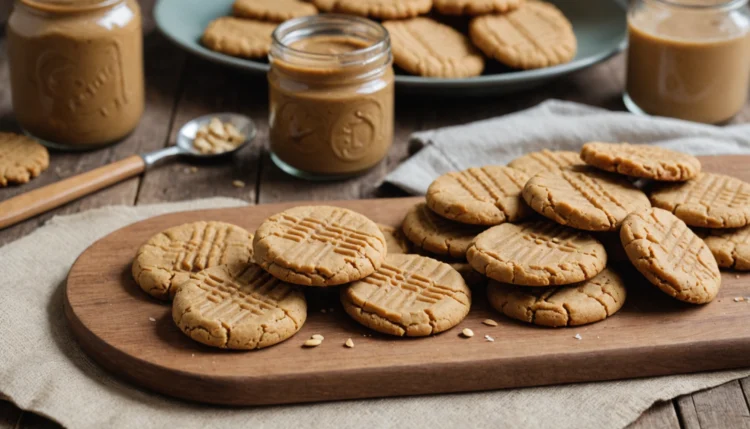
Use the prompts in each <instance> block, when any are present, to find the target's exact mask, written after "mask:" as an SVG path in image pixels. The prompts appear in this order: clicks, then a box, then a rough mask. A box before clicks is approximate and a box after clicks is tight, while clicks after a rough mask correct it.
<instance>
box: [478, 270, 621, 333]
mask: <svg viewBox="0 0 750 429" xmlns="http://www.w3.org/2000/svg"><path fill="white" fill-rule="evenodd" d="M626 295H627V293H626V291H625V284H624V282H623V280H622V277H620V275H619V274H617V273H616V272H614V271H612V270H610V269H608V268H607V269H605V270H604V271H602V272H601V273H599V275H597V276H596V277H594V278H592V279H591V280H586V281H584V282H581V283H576V284H572V285H568V286H557V287H549V288H533V287H527V286H514V285H509V284H503V283H499V282H495V281H492V282H490V284H489V285H488V286H487V298H488V299H489V301H490V305H492V307H493V308H494V309H495V310H497V311H499V312H501V313H503V314H505V315H506V316H508V317H510V318H512V319H517V320H521V321H523V322H526V323H533V324H535V325H541V326H549V327H554V328H557V327H562V326H578V325H585V324H587V323H594V322H599V321H602V320H604V319H606V318H607V317H610V316H612V315H613V314H615V313H616V312H617V311H618V310H619V309H620V308H622V306H623V304H624V303H625V297H626Z"/></svg>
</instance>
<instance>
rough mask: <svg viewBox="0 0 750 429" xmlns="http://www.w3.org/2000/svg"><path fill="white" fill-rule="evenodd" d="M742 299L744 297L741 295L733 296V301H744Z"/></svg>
mask: <svg viewBox="0 0 750 429" xmlns="http://www.w3.org/2000/svg"><path fill="white" fill-rule="evenodd" d="M744 300H745V298H743V297H741V296H738V297H735V298H734V302H742V301H744Z"/></svg>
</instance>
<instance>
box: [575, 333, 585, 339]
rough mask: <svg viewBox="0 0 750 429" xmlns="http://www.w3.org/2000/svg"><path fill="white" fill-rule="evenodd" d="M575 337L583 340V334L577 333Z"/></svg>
mask: <svg viewBox="0 0 750 429" xmlns="http://www.w3.org/2000/svg"><path fill="white" fill-rule="evenodd" d="M573 338H575V339H576V340H582V339H583V337H582V336H581V334H576V336H575V337H573Z"/></svg>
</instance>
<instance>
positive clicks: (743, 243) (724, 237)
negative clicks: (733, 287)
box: [703, 225, 750, 271]
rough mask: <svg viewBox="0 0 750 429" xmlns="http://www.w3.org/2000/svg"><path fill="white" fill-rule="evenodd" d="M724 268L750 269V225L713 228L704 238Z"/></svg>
mask: <svg viewBox="0 0 750 429" xmlns="http://www.w3.org/2000/svg"><path fill="white" fill-rule="evenodd" d="M703 241H705V242H706V245H707V246H708V248H709V249H711V253H713V254H714V257H715V258H716V262H717V263H718V264H719V266H720V267H722V268H730V269H733V270H738V271H750V225H748V226H745V227H742V228H736V229H712V230H709V231H708V232H707V233H706V235H705V236H704V238H703Z"/></svg>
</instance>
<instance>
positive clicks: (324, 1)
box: [312, 0, 432, 19]
mask: <svg viewBox="0 0 750 429" xmlns="http://www.w3.org/2000/svg"><path fill="white" fill-rule="evenodd" d="M312 3H313V4H314V5H315V7H317V8H318V9H319V10H320V11H321V12H333V13H343V14H347V15H359V16H368V17H370V18H376V19H405V18H412V17H415V16H417V15H421V14H423V13H427V12H429V11H430V8H432V0H312Z"/></svg>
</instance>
